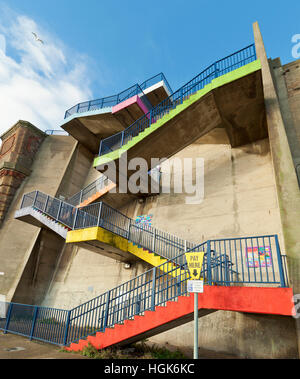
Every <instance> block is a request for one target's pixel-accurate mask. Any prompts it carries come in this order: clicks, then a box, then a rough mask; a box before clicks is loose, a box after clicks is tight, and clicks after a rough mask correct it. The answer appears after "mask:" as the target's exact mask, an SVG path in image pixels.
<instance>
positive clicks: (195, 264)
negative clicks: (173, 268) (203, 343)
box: [185, 252, 204, 359]
mask: <svg viewBox="0 0 300 379" xmlns="http://www.w3.org/2000/svg"><path fill="white" fill-rule="evenodd" d="M185 256H186V261H187V266H188V269H189V272H190V276H191V280H188V282H187V290H188V292H191V293H194V359H198V317H199V312H198V293H203V280H200V276H201V269H202V265H203V259H204V252H192V253H186V254H185Z"/></svg>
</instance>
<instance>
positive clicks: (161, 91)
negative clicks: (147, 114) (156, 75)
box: [143, 80, 171, 107]
mask: <svg viewBox="0 0 300 379" xmlns="http://www.w3.org/2000/svg"><path fill="white" fill-rule="evenodd" d="M143 92H144V94H145V95H147V98H148V100H149V101H150V103H151V104H152V106H153V107H155V106H156V105H158V104H159V103H161V102H162V101H163V100H165V99H166V98H168V97H169V96H171V93H170V91H169V89H168V88H167V86H166V84H165V82H164V81H163V80H161V81H160V82H158V83H155V84H154V85H153V86H151V87H148V88H146V89H145V90H143Z"/></svg>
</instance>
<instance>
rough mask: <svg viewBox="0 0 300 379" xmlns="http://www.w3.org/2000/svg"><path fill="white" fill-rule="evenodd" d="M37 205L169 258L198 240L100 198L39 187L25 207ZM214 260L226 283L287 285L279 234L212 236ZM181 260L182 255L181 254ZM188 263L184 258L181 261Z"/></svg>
mask: <svg viewBox="0 0 300 379" xmlns="http://www.w3.org/2000/svg"><path fill="white" fill-rule="evenodd" d="M26 207H33V208H35V209H38V210H39V211H41V212H43V213H45V214H47V215H48V216H50V217H52V218H53V219H54V220H56V221H57V222H60V223H62V224H64V225H65V226H67V227H68V228H70V229H72V230H78V229H87V228H91V227H97V226H98V227H101V228H104V229H106V230H108V231H110V232H112V233H114V234H117V235H119V236H121V237H123V238H125V239H127V240H128V241H129V242H132V243H133V244H136V245H138V246H140V247H143V248H145V249H147V250H149V251H150V252H153V253H156V254H159V255H160V256H161V257H162V258H165V259H167V260H169V259H174V258H175V257H178V256H180V254H182V253H184V252H186V251H189V250H193V249H195V248H196V244H194V243H191V242H189V241H186V240H184V239H181V238H179V237H177V236H174V235H172V234H170V233H167V232H164V231H161V230H159V229H156V228H154V227H152V226H140V225H139V224H136V222H135V220H133V219H131V218H129V217H127V216H125V215H124V214H122V213H121V212H120V211H118V210H116V209H114V208H112V207H111V206H109V205H107V204H105V203H103V202H99V203H95V204H91V205H88V206H85V207H82V208H80V209H78V208H75V207H74V206H72V205H70V204H67V203H66V202H63V201H61V200H58V199H55V198H52V197H51V196H47V195H45V194H43V193H41V192H39V191H36V192H31V193H29V194H26V195H24V197H23V200H22V204H21V208H26ZM207 243H208V245H209V251H210V252H211V254H212V255H213V257H214V262H218V264H219V265H220V266H223V265H225V267H226V270H227V271H226V272H228V275H227V277H226V278H224V277H221V276H220V277H218V276H217V274H218V272H219V271H216V272H215V273H214V275H215V279H214V281H216V282H222V283H223V284H238V283H244V284H245V283H247V284H267V285H276V284H278V285H280V286H282V287H286V285H287V282H288V281H287V270H286V263H285V261H284V262H283V261H282V259H284V258H282V254H281V252H280V246H279V242H278V237H277V235H270V236H257V237H244V238H233V239H228V238H227V239H221V240H212V241H209V242H207ZM177 260H179V258H177ZM178 263H179V264H184V262H179V261H178Z"/></svg>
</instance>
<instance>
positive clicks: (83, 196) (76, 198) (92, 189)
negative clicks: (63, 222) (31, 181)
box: [66, 168, 161, 206]
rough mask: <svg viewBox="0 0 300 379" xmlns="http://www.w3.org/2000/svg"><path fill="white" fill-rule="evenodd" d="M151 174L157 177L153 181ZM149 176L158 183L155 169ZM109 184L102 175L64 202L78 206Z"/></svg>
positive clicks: (158, 175)
mask: <svg viewBox="0 0 300 379" xmlns="http://www.w3.org/2000/svg"><path fill="white" fill-rule="evenodd" d="M153 173H154V174H156V175H157V176H156V178H155V179H153V176H152V175H153ZM149 175H151V176H152V179H153V180H155V181H156V182H157V183H159V182H160V175H161V173H160V171H159V170H158V169H157V168H153V169H152V170H151V171H149ZM111 184H114V183H113V182H112V181H111V180H110V179H108V178H107V177H106V176H104V175H102V176H101V177H100V178H98V179H96V180H95V181H93V182H92V183H90V184H88V185H87V186H86V187H84V188H83V189H82V190H80V191H79V192H77V193H76V194H74V195H72V196H71V197H70V198H68V199H67V200H66V202H67V203H69V204H71V205H74V206H78V205H80V204H81V203H83V202H84V201H85V200H87V199H88V198H89V197H91V196H92V195H94V194H95V193H97V192H99V191H101V190H102V189H104V188H105V187H108V186H109V185H111Z"/></svg>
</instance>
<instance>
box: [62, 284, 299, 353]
mask: <svg viewBox="0 0 300 379" xmlns="http://www.w3.org/2000/svg"><path fill="white" fill-rule="evenodd" d="M291 297H292V290H291V289H290V288H285V289H283V288H280V289H279V288H251V287H212V286H204V293H203V294H199V295H198V304H199V317H203V316H205V315H207V314H209V313H212V312H215V311H217V310H224V311H235V312H246V313H263V314H272V315H276V314H277V315H286V316H290V315H291V314H292V313H293V305H292V303H291ZM275 298H276V299H278V301H277V300H276V301H274V299H275ZM193 316H194V295H193V294H191V295H190V296H179V297H178V299H177V300H176V301H167V303H166V305H165V306H156V307H155V310H148V311H146V312H145V313H144V315H136V316H134V318H133V319H127V320H125V321H124V323H122V324H120V323H119V324H116V325H114V327H112V328H108V329H106V330H105V331H104V332H97V333H96V335H95V336H87V337H86V338H84V339H80V340H79V341H78V342H76V343H71V344H70V346H69V347H66V348H65V349H66V350H67V351H75V352H78V351H82V350H83V349H84V348H85V347H87V346H88V345H89V344H91V345H92V346H94V347H95V348H96V349H99V350H100V349H104V348H107V347H112V346H115V345H118V346H122V345H127V344H130V343H134V342H137V341H140V340H141V339H143V338H149V337H152V336H154V335H156V334H159V333H162V332H165V331H167V330H169V329H172V328H174V327H177V326H180V325H183V324H185V323H187V322H190V321H192V320H193Z"/></svg>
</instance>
